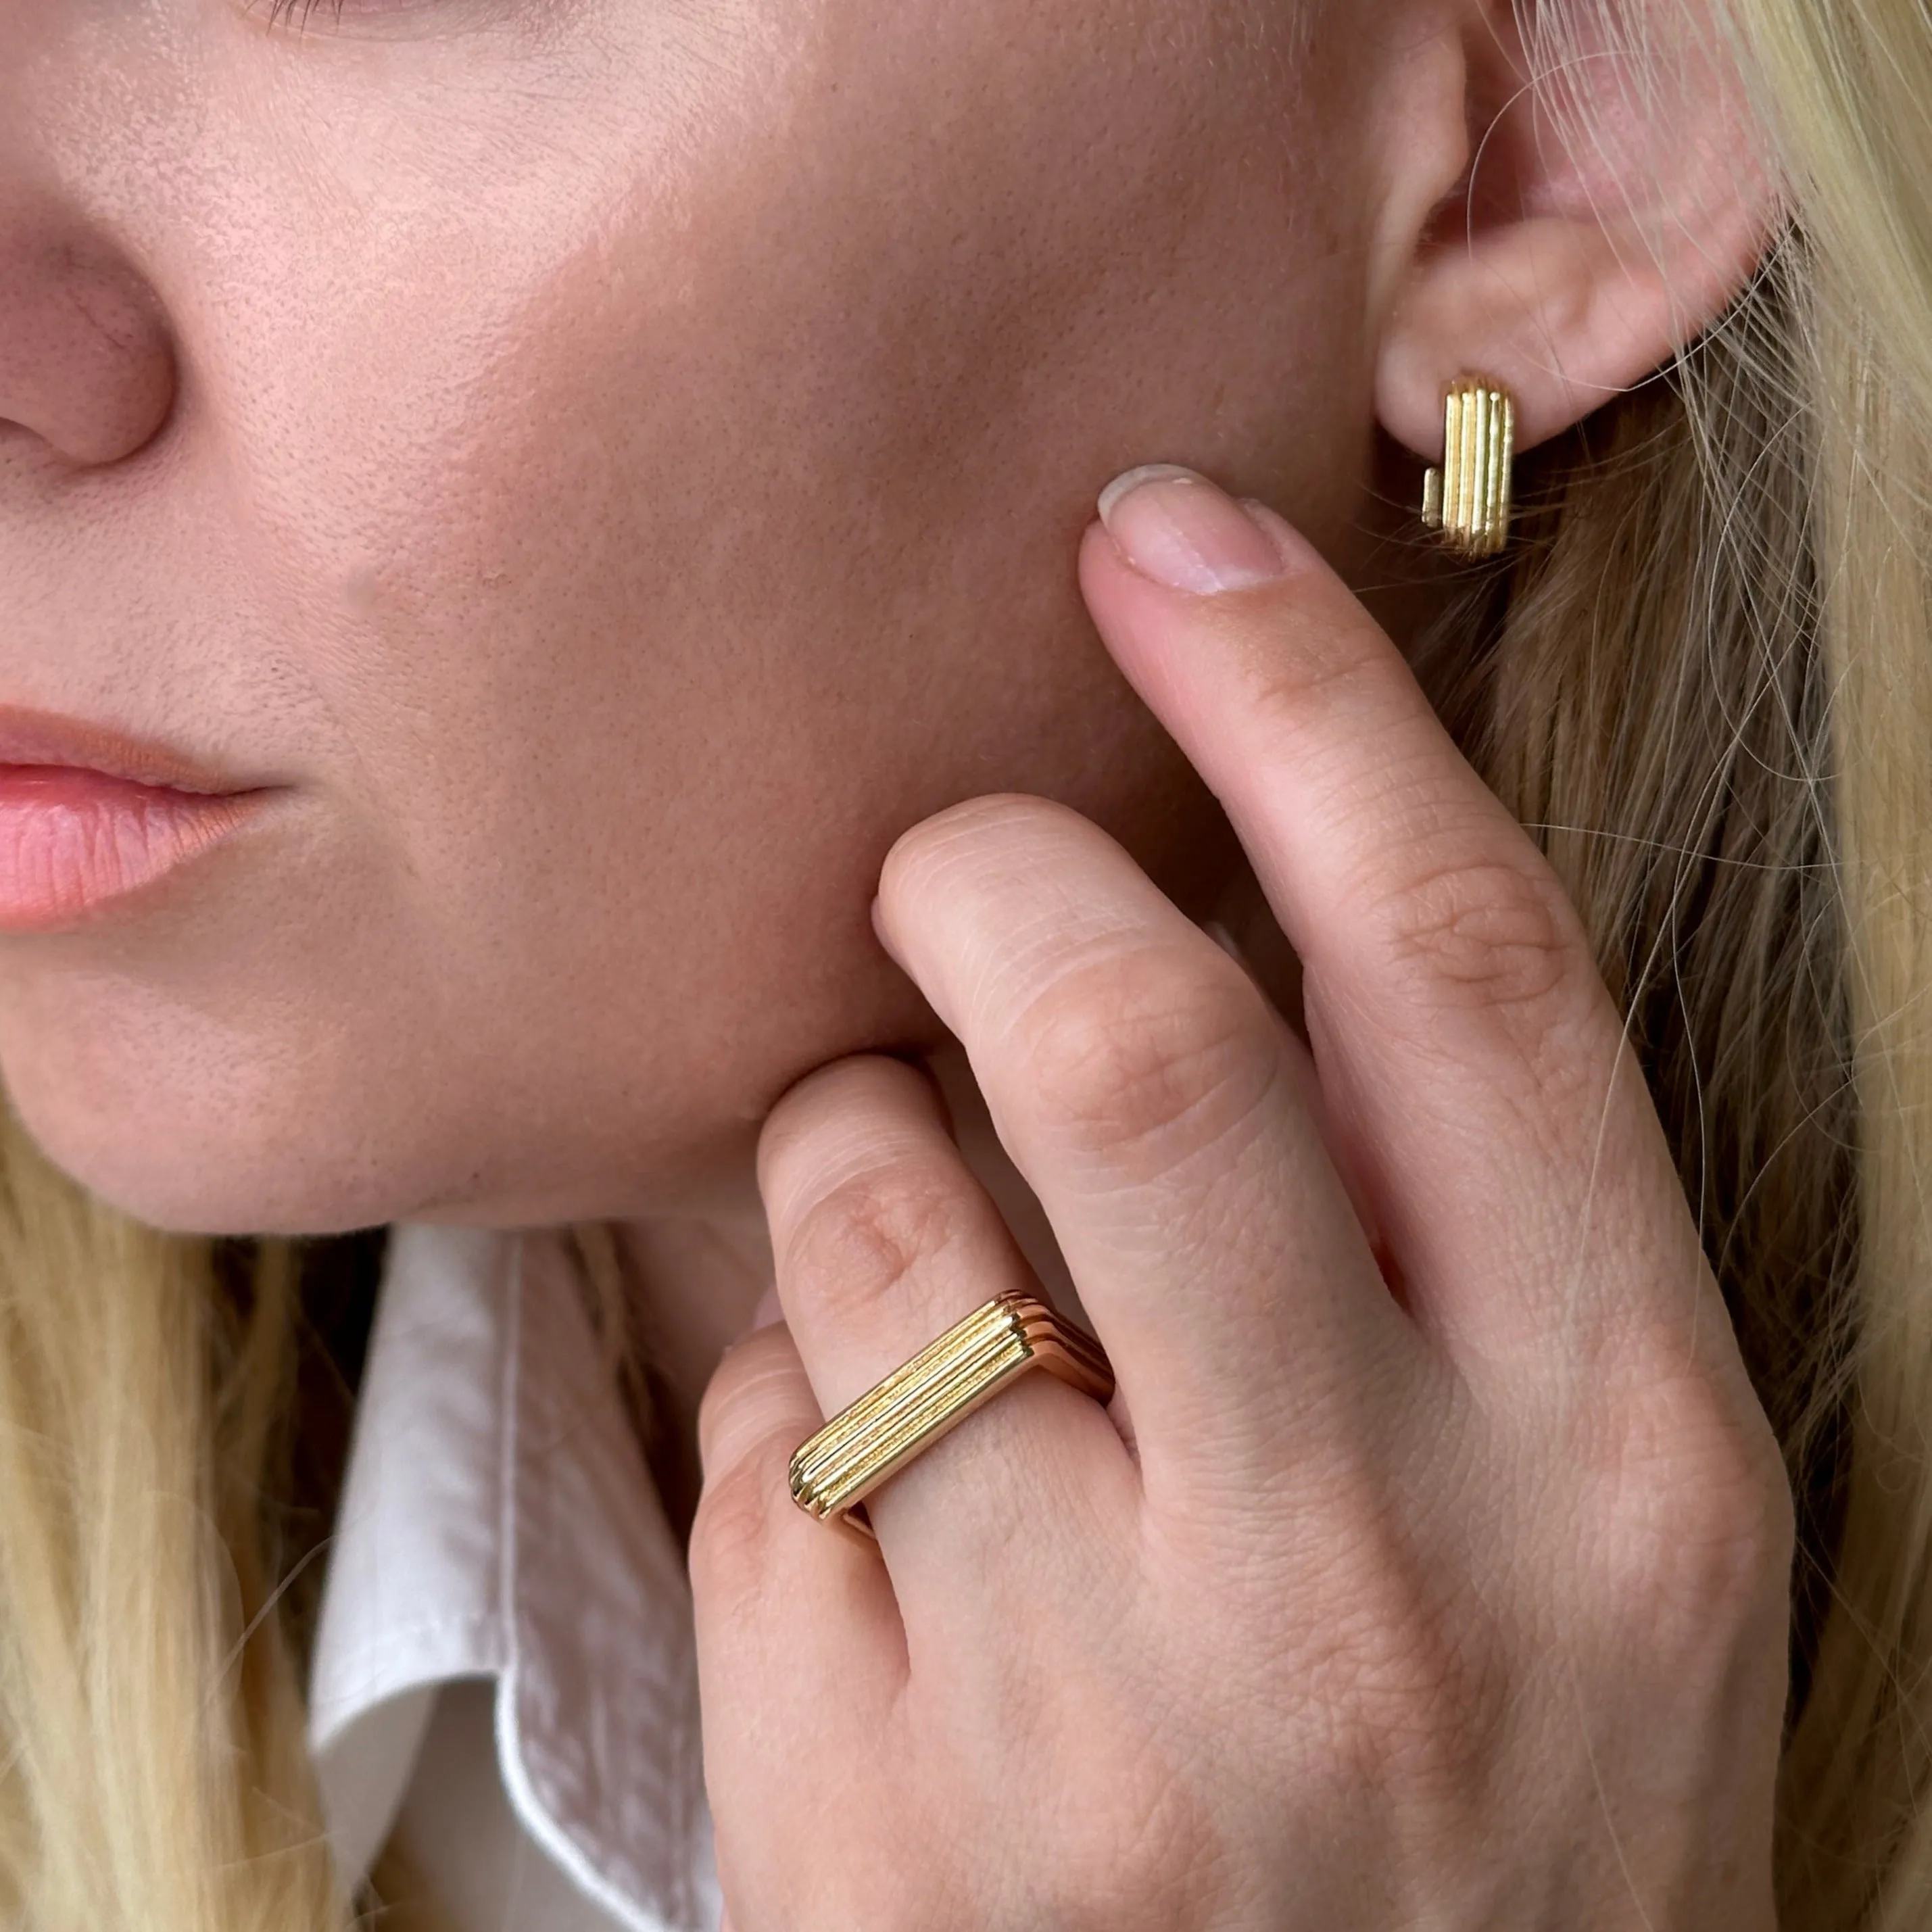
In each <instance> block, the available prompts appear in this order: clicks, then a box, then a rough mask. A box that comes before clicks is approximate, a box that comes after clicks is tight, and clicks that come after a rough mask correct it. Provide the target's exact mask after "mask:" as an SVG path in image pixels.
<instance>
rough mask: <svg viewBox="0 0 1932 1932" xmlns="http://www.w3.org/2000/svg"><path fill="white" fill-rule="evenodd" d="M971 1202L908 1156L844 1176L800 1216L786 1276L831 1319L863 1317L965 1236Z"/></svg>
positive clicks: (943, 1177) (787, 1255) (791, 1241)
mask: <svg viewBox="0 0 1932 1932" xmlns="http://www.w3.org/2000/svg"><path fill="white" fill-rule="evenodd" d="M971 1220H972V1208H971V1203H970V1202H968V1199H966V1197H965V1194H964V1193H962V1190H961V1189H960V1188H959V1186H958V1185H957V1184H956V1183H955V1182H953V1180H952V1178H951V1177H950V1176H947V1175H941V1174H939V1173H936V1172H933V1171H932V1169H930V1168H929V1166H927V1165H926V1163H923V1162H921V1161H919V1160H916V1159H913V1158H906V1159H902V1160H898V1161H895V1162H891V1163H887V1164H886V1165H883V1166H879V1167H877V1168H872V1169H867V1170H865V1171H864V1172H861V1173H858V1174H855V1175H848V1176H847V1178H845V1179H844V1180H843V1181H840V1182H838V1184H836V1185H835V1187H832V1189H831V1190H829V1192H827V1193H825V1194H823V1195H822V1196H820V1198H819V1199H817V1200H816V1201H814V1202H812V1203H811V1205H809V1206H808V1207H807V1208H805V1210H804V1211H803V1212H802V1214H800V1215H799V1219H798V1220H797V1223H796V1225H795V1226H794V1227H793V1229H792V1231H791V1235H790V1239H789V1240H788V1241H787V1243H786V1245H785V1251H784V1258H783V1262H784V1268H785V1271H786V1274H787V1279H788V1280H789V1281H790V1283H791V1284H792V1286H793V1288H794V1289H795V1290H796V1292H799V1294H801V1295H804V1296H806V1297H808V1298H810V1299H811V1302H812V1304H813V1306H814V1307H818V1308H820V1309H822V1310H824V1311H825V1312H826V1313H828V1314H829V1315H830V1316H832V1317H833V1318H835V1319H836V1318H838V1317H840V1316H859V1317H863V1316H865V1315H866V1314H868V1313H870V1312H871V1310H873V1309H874V1308H875V1307H877V1304H879V1303H880V1301H883V1300H884V1299H885V1298H886V1297H888V1296H889V1295H892V1293H893V1292H894V1291H895V1289H898V1287H899V1286H901V1283H904V1282H905V1281H907V1280H908V1279H909V1278H910V1277H913V1276H915V1275H916V1274H919V1272H920V1271H922V1270H923V1269H924V1268H926V1267H928V1266H929V1265H931V1264H932V1262H934V1261H935V1260H936V1259H938V1257H939V1256H941V1255H942V1254H944V1253H945V1251H946V1250H947V1249H948V1248H949V1247H952V1246H953V1244H954V1243H955V1242H957V1241H961V1240H962V1239H964V1238H965V1236H966V1235H967V1234H968V1231H969V1228H970V1226H971Z"/></svg>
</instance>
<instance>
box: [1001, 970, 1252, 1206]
mask: <svg viewBox="0 0 1932 1932" xmlns="http://www.w3.org/2000/svg"><path fill="white" fill-rule="evenodd" d="M1019 1033H1020V1040H1019V1046H1020V1051H1021V1055H1022V1064H1024V1066H1025V1068H1026V1070H1027V1073H1028V1080H1029V1092H1030V1094H1031V1100H1032V1103H1033V1105H1034V1108H1035V1109H1036V1110H1037V1112H1038V1114H1039V1115H1040V1118H1041V1119H1042V1121H1043V1124H1045V1125H1046V1127H1047V1128H1048V1130H1049V1131H1050V1132H1052V1133H1055V1135H1056V1136H1061V1137H1064V1138H1065V1139H1068V1140H1070V1141H1071V1142H1073V1143H1074V1144H1075V1145H1076V1146H1079V1147H1080V1148H1084V1149H1086V1150H1088V1151H1093V1152H1095V1153H1098V1154H1103V1155H1104V1156H1106V1157H1109V1158H1112V1159H1114V1160H1119V1161H1122V1162H1124V1163H1128V1164H1130V1165H1133V1166H1143V1167H1145V1168H1147V1169H1151V1170H1153V1171H1157V1172H1158V1171H1163V1170H1165V1169H1169V1168H1171V1167H1172V1166H1175V1165H1176V1164H1178V1163H1179V1162H1181V1161H1183V1160H1186V1159H1187V1158H1188V1157H1190V1155H1192V1154H1197V1153H1199V1151H1202V1149H1203V1148H1208V1147H1211V1146H1215V1145H1220V1144H1221V1143H1222V1142H1224V1141H1225V1139H1226V1137H1227V1136H1229V1134H1231V1133H1233V1132H1235V1131H1236V1130H1238V1128H1239V1127H1241V1125H1242V1124H1243V1123H1244V1122H1245V1121H1247V1120H1249V1119H1250V1118H1252V1117H1253V1115H1254V1114H1255V1112H1256V1110H1257V1109H1258V1108H1259V1106H1261V1104H1262V1102H1263V1100H1265V1098H1266V1097H1267V1095H1268V1093H1269V1092H1270V1091H1271V1089H1272V1088H1273V1086H1274V1082H1276V1080H1277V1078H1278V1077H1279V1075H1280V1064H1281V1061H1280V1052H1281V1049H1280V1038H1279V1036H1278V1034H1277V1031H1276V1022H1275V1021H1274V1018H1273V1016H1272V1015H1271V1014H1270V1013H1268V1010H1267V1008H1266V1007H1265V1006H1264V1004H1262V999H1261V997H1260V995H1259V994H1258V993H1257V992H1256V991H1255V989H1254V988H1253V986H1252V985H1250V983H1249V981H1248V980H1247V977H1246V976H1245V975H1244V974H1242V973H1241V971H1239V969H1238V968H1236V967H1235V966H1234V965H1233V964H1232V962H1224V961H1222V960H1221V959H1220V958H1219V956H1217V958H1216V959H1214V960H1213V961H1210V962H1205V964H1204V962H1202V961H1201V960H1200V959H1198V958H1197V957H1195V956H1193V955H1192V954H1191V953H1190V954H1188V955H1187V956H1181V955H1180V954H1179V953H1178V952H1175V951H1171V950H1166V949H1155V948H1140V949H1137V950H1134V951H1133V952H1130V953H1122V954H1118V955H1115V956H1111V957H1109V958H1108V959H1104V960H1102V961H1100V962H1094V963H1093V964H1091V965H1088V966H1086V967H1085V968H1079V969H1077V970H1076V971H1072V972H1070V973H1068V974H1065V975H1064V976H1062V977H1061V978H1060V979H1058V980H1055V982H1054V983H1052V985H1051V986H1049V988H1048V989H1046V991H1045V992H1042V993H1041V994H1040V995H1038V996H1037V998H1035V1000H1034V1002H1033V1004H1031V1006H1030V1007H1028V1009H1027V1010H1026V1012H1025V1016H1024V1018H1023V1019H1022V1023H1021V1026H1020V1028H1019Z"/></svg>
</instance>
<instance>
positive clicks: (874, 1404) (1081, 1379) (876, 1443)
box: [791, 1292, 1114, 1531]
mask: <svg viewBox="0 0 1932 1932" xmlns="http://www.w3.org/2000/svg"><path fill="white" fill-rule="evenodd" d="M1029 1369H1044V1370H1046V1372H1047V1373H1048V1374H1049V1375H1050V1376H1057V1377H1058V1379H1060V1380H1061V1382H1065V1383H1067V1384H1068V1385H1070V1387H1072V1388H1076V1389H1078V1390H1079V1391H1080V1392H1081V1394H1083V1395H1091V1397H1093V1398H1094V1400H1095V1401H1097V1402H1105V1401H1106V1400H1108V1398H1109V1397H1111V1396H1112V1394H1113V1393H1114V1371H1113V1370H1112V1367H1111V1366H1110V1365H1109V1363H1108V1361H1107V1357H1106V1351H1105V1350H1103V1349H1102V1348H1101V1346H1100V1343H1097V1341H1095V1340H1094V1338H1093V1337H1092V1336H1091V1335H1089V1334H1086V1333H1085V1331H1082V1330H1081V1329H1079V1328H1075V1327H1074V1325H1073V1323H1072V1322H1068V1321H1067V1320H1065V1319H1063V1318H1062V1317H1061V1316H1059V1315H1057V1314H1056V1313H1055V1312H1054V1311H1053V1310H1052V1309H1051V1308H1049V1307H1048V1306H1047V1305H1046V1303H1045V1302H1043V1301H1037V1300H1036V1299H1035V1298H1034V1297H1033V1296H1031V1295H1020V1294H1016V1293H1012V1292H1009V1293H1007V1294H1005V1295H995V1296H994V1298H993V1299H992V1301H989V1302H987V1303H986V1304H983V1306H982V1307H978V1308H976V1309H974V1311H973V1313H971V1315H969V1316H967V1317H966V1319H965V1320H964V1321H963V1322H955V1323H954V1324H953V1326H952V1327H951V1328H949V1329H947V1331H946V1333H945V1334H943V1335H942V1336H941V1337H940V1338H939V1339H938V1341H936V1342H934V1343H931V1344H930V1345H929V1346H927V1347H926V1348H924V1349H921V1350H920V1351H919V1353H918V1354H917V1355H915V1356H913V1358H912V1360H911V1361H909V1362H907V1364H905V1365H904V1367H902V1368H897V1369H895V1370H893V1371H892V1373H891V1374H890V1375H889V1376H886V1379H885V1380H884V1381H883V1382H879V1383H876V1384H875V1385H874V1386H873V1387H872V1388H869V1389H868V1390H867V1391H865V1394H863V1395H862V1396H861V1397H859V1399H858V1400H857V1401H856V1402H854V1403H850V1404H849V1405H848V1406H847V1407H845V1408H844V1409H841V1410H840V1411H839V1412H838V1414H837V1415H835V1416H834V1417H833V1418H832V1420H831V1421H829V1422H828V1423H826V1425H825V1426H824V1427H823V1428H822V1429H820V1430H818V1431H817V1433H815V1434H814V1435H812V1436H808V1437H807V1438H806V1439H805V1441H804V1442H801V1443H800V1444H799V1446H798V1448H797V1451H796V1453H795V1454H793V1457H792V1459H791V1493H792V1500H793V1502H796V1504H797V1505H798V1506H799V1508H800V1509H802V1510H805V1511H808V1512H809V1514H811V1515H813V1516H815V1517H845V1518H846V1520H847V1521H849V1522H851V1523H854V1524H856V1525H857V1526H859V1527H860V1528H862V1529H866V1530H868V1531H869V1530H870V1529H871V1525H870V1524H869V1523H867V1522H866V1521H865V1514H864V1512H863V1511H858V1512H857V1513H856V1514H848V1513H849V1512H851V1511H853V1508H854V1506H855V1505H857V1504H859V1503H860V1502H862V1501H863V1500H864V1499H865V1498H866V1497H867V1496H869V1495H871V1493H872V1491H873V1490H876V1489H877V1487H879V1485H880V1484H881V1483H883V1482H884V1481H886V1478H888V1477H890V1476H892V1475H894V1474H895V1473H896V1472H898V1471H899V1470H901V1469H904V1467H905V1466H906V1464H907V1463H910V1461H911V1460H913V1457H915V1456H916V1455H918V1454H919V1453H920V1452H921V1451H923V1450H926V1449H929V1448H931V1447H932V1445H933V1444H934V1443H935V1442H938V1440H939V1439H940V1438H941V1436H944V1434H945V1433H947V1430H950V1429H953V1428H955V1427H957V1426H958V1425H959V1424H960V1423H962V1422H963V1421H965V1419H966V1418H967V1417H968V1416H969V1415H971V1414H972V1412H974V1410H975V1409H977V1408H978V1407H979V1406H980V1404H981V1403H985V1402H989V1401H990V1400H992V1398H993V1397H995V1395H997V1394H999V1392H1000V1391H1001V1389H1003V1388H1007V1386H1008V1385H1010V1384H1011V1383H1012V1382H1015V1381H1016V1380H1017V1379H1019V1377H1020V1376H1023V1375H1024V1374H1025V1373H1026V1372H1027V1371H1028V1370H1029Z"/></svg>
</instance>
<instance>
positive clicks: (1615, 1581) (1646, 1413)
mask: <svg viewBox="0 0 1932 1932" xmlns="http://www.w3.org/2000/svg"><path fill="white" fill-rule="evenodd" d="M1626 1415H1627V1420H1626V1421H1625V1427H1624V1428H1623V1430H1622V1435H1621V1437H1620V1439H1619V1444H1618V1448H1617V1452H1616V1471H1615V1478H1614V1480H1615V1500H1614V1501H1613V1505H1612V1508H1611V1510H1610V1512H1609V1515H1608V1519H1607V1521H1608V1538H1609V1541H1608V1549H1607V1556H1606V1563H1607V1568H1608V1569H1609V1571H1610V1576H1609V1577H1608V1579H1607V1592H1606V1595H1607V1601H1608V1602H1609V1603H1610V1604H1611V1605H1612V1606H1613V1607H1614V1608H1615V1609H1616V1610H1621V1611H1622V1613H1625V1614H1627V1615H1630V1616H1644V1617H1646V1618H1647V1619H1650V1620H1652V1627H1653V1628H1657V1629H1658V1630H1659V1631H1661V1632H1662V1633H1668V1634H1673V1635H1674V1636H1675V1637H1676V1638H1678V1639H1679V1640H1688V1641H1691V1642H1692V1643H1698V1642H1700V1641H1701V1637H1702V1636H1703V1635H1707V1636H1709V1637H1712V1638H1713V1639H1715V1640H1718V1642H1720V1643H1724V1642H1728V1640H1729V1639H1730V1636H1731V1635H1732V1634H1733V1632H1734V1631H1736V1628H1737V1627H1738V1625H1739V1623H1741V1622H1748V1621H1750V1620H1751V1619H1752V1618H1753V1617H1754V1616H1757V1614H1758V1613H1760V1612H1761V1611H1763V1610H1764V1609H1765V1607H1766V1605H1767V1604H1770V1605H1773V1606H1781V1605H1782V1604H1783V1601H1784V1592H1785V1590H1786V1588H1787V1583H1788V1580H1789V1574H1790V1562H1791V1554H1792V1548H1793V1541H1794V1537H1795V1533H1796V1532H1795V1527H1794V1517H1795V1511H1794V1508H1793V1502H1792V1496H1791V1489H1790V1483H1789V1481H1788V1480H1787V1477H1786V1475H1785V1471H1784V1462H1783V1459H1782V1457H1781V1456H1780V1454H1779V1452H1778V1445H1777V1443H1776V1442H1775V1439H1774V1438H1773V1437H1772V1433H1771V1430H1770V1426H1769V1424H1768V1423H1766V1421H1765V1420H1764V1418H1763V1415H1762V1414H1761V1413H1759V1412H1757V1411H1756V1410H1755V1409H1754V1408H1751V1407H1749V1406H1747V1404H1746V1403H1745V1402H1744V1401H1742V1400H1739V1399H1738V1398H1737V1397H1736V1396H1735V1395H1734V1394H1733V1392H1732V1391H1730V1390H1728V1389H1725V1388H1719V1387H1718V1386H1717V1385H1715V1383H1714V1382H1712V1381H1711V1380H1710V1379H1709V1378H1707V1377H1706V1376H1701V1375H1697V1374H1694V1373H1685V1374H1682V1375H1679V1376H1673V1377H1670V1378H1669V1379H1659V1380H1657V1381H1654V1382H1651V1383H1650V1384H1649V1386H1648V1387H1647V1388H1646V1389H1645V1390H1644V1391H1641V1392H1640V1393H1639V1394H1637V1396H1636V1397H1634V1399H1633V1400H1631V1403H1629V1405H1628V1409H1627V1412H1626ZM1700 1634H1701V1635H1700Z"/></svg>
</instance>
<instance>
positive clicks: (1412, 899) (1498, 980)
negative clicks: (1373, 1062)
mask: <svg viewBox="0 0 1932 1932" xmlns="http://www.w3.org/2000/svg"><path fill="white" fill-rule="evenodd" d="M1381 923H1382V927H1383V932H1382V939H1383V940H1384V941H1385V944H1386V946H1387V949H1388V953H1389V954H1390V956H1391V957H1393V959H1394V960H1395V962H1396V963H1397V967H1398V969H1406V970H1407V971H1409V973H1410V974H1411V976H1412V979H1413V980H1414V982H1415V986H1416V989H1417V990H1418V992H1420V993H1421V995H1422V996H1423V998H1424V1000H1425V1001H1427V1003H1428V1004H1430V1005H1432V1006H1435V1007H1445V1006H1446V1007H1453V1008H1456V1009H1459V1010H1466V1011H1475V1012H1489V1013H1495V1014H1496V1015H1499V1016H1502V1018H1504V1019H1505V1020H1506V1021H1508V1022H1511V1024H1512V1025H1514V1026H1515V1027H1517V1028H1520V1029H1523V1030H1525V1031H1527V1032H1528V1033H1529V1034H1530V1035H1531V1036H1532V1038H1533V1037H1534V1034H1535V1032H1536V1031H1538V1030H1539V1029H1540V1028H1541V1026H1542V1025H1546V1024H1547V1022H1548V1021H1549V1020H1550V1019H1552V1018H1553V1017H1554V1016H1555V1014H1556V1012H1557V1011H1559V1010H1560V1009H1561V1007H1562V1003H1563V1001H1564V999H1565V996H1566V995H1567V994H1568V990H1569V989H1571V987H1572V986H1574V984H1575V983H1576V980H1577V974H1578V973H1579V971H1580V970H1582V969H1587V970H1588V971H1589V973H1590V974H1594V970H1595V969H1594V968H1593V967H1592V966H1591V965H1590V962H1589V953H1588V948H1587V947H1586V944H1585V943H1584V939H1583V932H1582V930H1581V928H1580V926H1579V924H1578V922H1577V916H1576V913H1575V912H1574V910H1573V909H1572V908H1571V905H1570V903H1569V901H1568V900H1567V899H1566V898H1565V897H1564V895H1563V889H1562V886H1561V885H1560V884H1559V883H1558V881H1557V880H1556V877H1555V875H1554V874H1550V873H1548V872H1547V871H1544V868H1542V867H1541V866H1540V865H1537V864H1534V863H1532V862H1530V857H1529V855H1527V854H1526V856H1525V858H1524V859H1523V860H1522V861H1515V860H1512V859H1496V860H1490V861H1486V862H1477V863H1473V864H1472V863H1469V862H1450V863H1445V864H1442V865H1438V866H1436V867H1433V868H1430V869H1429V870H1427V871H1423V872H1422V873H1421V874H1418V875H1417V876H1415V877H1410V878H1408V879H1406V880H1403V882H1402V883H1401V884H1400V886H1399V887H1398V888H1397V889H1396V890H1395V891H1394V892H1391V893H1390V894H1388V896H1387V897H1386V898H1385V900H1384V901H1383V902H1382V919H1381ZM1586 983H1587V981H1586Z"/></svg>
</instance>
